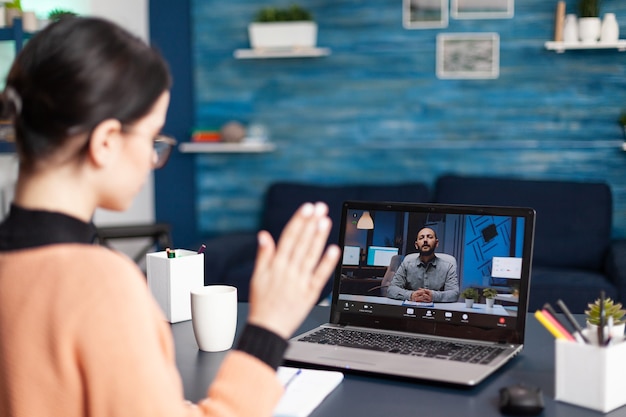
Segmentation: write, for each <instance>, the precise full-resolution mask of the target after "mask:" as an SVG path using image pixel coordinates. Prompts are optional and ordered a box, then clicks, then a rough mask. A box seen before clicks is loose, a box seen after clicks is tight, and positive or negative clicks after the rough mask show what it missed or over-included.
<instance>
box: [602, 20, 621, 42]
mask: <svg viewBox="0 0 626 417" xmlns="http://www.w3.org/2000/svg"><path fill="white" fill-rule="evenodd" d="M618 40H619V25H618V24H617V19H615V13H605V14H604V19H602V27H601V29H600V42H602V43H615V42H617V41H618Z"/></svg>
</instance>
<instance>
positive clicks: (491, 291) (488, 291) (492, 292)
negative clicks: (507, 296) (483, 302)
mask: <svg viewBox="0 0 626 417" xmlns="http://www.w3.org/2000/svg"><path fill="white" fill-rule="evenodd" d="M496 295H498V290H496V289H495V288H485V289H483V297H485V298H496Z"/></svg>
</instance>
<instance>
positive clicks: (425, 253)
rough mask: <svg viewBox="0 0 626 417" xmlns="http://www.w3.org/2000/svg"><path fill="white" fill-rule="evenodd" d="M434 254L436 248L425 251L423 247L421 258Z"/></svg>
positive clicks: (432, 247) (430, 247)
mask: <svg viewBox="0 0 626 417" xmlns="http://www.w3.org/2000/svg"><path fill="white" fill-rule="evenodd" d="M433 253H435V247H434V246H429V247H428V249H424V248H423V247H421V248H420V255H421V256H430V255H432V254H433Z"/></svg>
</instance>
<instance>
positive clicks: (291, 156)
mask: <svg viewBox="0 0 626 417" xmlns="http://www.w3.org/2000/svg"><path fill="white" fill-rule="evenodd" d="M155 3H165V2H164V1H158V2H153V3H152V4H151V7H154V5H153V4H155ZM290 3H291V2H290V1H282V0H276V1H274V2H273V4H290ZM300 3H301V4H302V5H304V6H306V7H308V8H309V9H310V10H311V11H312V12H313V14H314V16H315V18H316V20H317V22H318V24H319V39H318V44H319V45H320V46H324V47H329V48H331V49H332V54H331V55H330V56H328V57H325V58H300V59H265V60H236V59H234V58H233V55H232V54H233V50H235V49H237V48H247V47H248V38H247V32H246V26H247V23H248V21H249V20H250V18H251V17H252V16H253V15H254V13H255V12H256V10H257V9H258V8H259V7H261V6H262V5H266V4H267V2H266V1H258V0H238V1H236V2H224V1H214V0H201V1H200V0H190V7H191V25H192V27H191V32H192V34H191V36H192V38H191V39H192V44H191V47H192V51H191V54H192V63H193V66H192V68H193V84H194V85H193V91H194V98H193V100H194V103H193V108H194V110H193V111H194V117H195V121H194V122H193V124H194V125H195V126H219V125H221V124H222V123H224V122H225V121H228V120H238V121H241V122H243V123H246V124H247V123H253V122H254V123H262V124H264V125H266V126H267V127H268V129H269V131H270V134H271V140H272V141H273V142H274V143H276V145H277V150H276V151H275V152H273V153H268V154H260V155H258V154H251V155H215V154H213V155H209V154H205V155H199V156H189V155H183V156H180V155H178V157H179V158H184V160H185V161H188V162H186V163H187V164H194V167H195V190H193V191H188V192H190V193H193V194H194V196H195V200H194V201H195V205H196V207H195V208H196V211H195V213H194V217H193V218H194V219H195V222H196V225H197V227H198V230H199V232H201V233H207V234H208V233H221V232H226V231H233V230H251V229H254V228H256V226H257V225H258V217H259V213H260V209H261V197H262V195H263V193H264V191H265V189H266V188H267V186H268V184H270V183H271V182H273V181H276V180H302V181H315V182H320V183H354V182H401V181H406V180H422V181H424V182H426V183H429V184H431V185H432V184H433V182H434V180H435V178H436V177H437V176H439V175H441V174H442V173H448V172H455V173H462V174H486V175H506V176H513V177H523V178H550V179H577V180H602V181H607V182H608V183H609V184H610V185H611V187H612V189H613V192H614V196H615V197H614V199H615V201H614V220H615V230H614V234H615V235H616V236H621V237H626V153H624V152H623V151H622V150H621V143H622V140H623V136H622V132H621V130H620V127H619V126H618V124H617V117H618V114H619V112H620V110H621V109H622V108H626V95H625V94H624V90H625V88H624V87H625V86H626V74H625V72H626V60H625V58H626V54H624V53H619V52H617V51H615V50H596V51H569V52H566V53H564V54H556V53H554V52H551V51H547V50H545V49H544V42H545V41H546V40H551V38H552V37H553V30H554V29H553V25H554V9H555V5H556V1H545V0H518V1H517V2H516V4H515V16H514V18H513V19H498V20H455V19H450V22H449V26H448V27H447V28H445V29H428V30H406V29H404V28H403V27H402V7H401V1H399V0H395V1H383V0H370V1H356V0H352V1H350V0H333V1H324V0H302V1H301V2H300ZM576 4H577V2H576V1H573V0H569V1H568V2H567V9H568V12H573V11H574V10H575V7H576ZM606 12H614V13H615V14H616V15H617V18H618V21H619V22H620V23H621V32H622V37H625V36H624V34H625V33H626V2H623V1H620V0H605V1H604V2H603V3H602V13H606ZM457 32H497V33H499V35H500V76H499V78H498V79H496V80H439V79H437V77H436V76H435V56H436V41H435V39H436V35H437V34H438V33H457ZM170 36H172V35H171V33H170ZM175 36H178V35H175ZM172 65H173V66H175V65H176V62H172ZM191 127H192V126H190V127H189V128H191ZM157 180H158V178H157ZM157 186H159V184H158V183H157ZM176 192H180V190H177V191H176ZM172 193H173V192H172ZM164 200H165V199H164ZM581 204H593V202H587V201H585V200H584V196H581ZM160 205H161V203H159V201H157V215H159V210H160V209H159V206H160ZM165 217H167V216H165Z"/></svg>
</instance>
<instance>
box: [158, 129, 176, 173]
mask: <svg viewBox="0 0 626 417" xmlns="http://www.w3.org/2000/svg"><path fill="white" fill-rule="evenodd" d="M174 145H176V139H174V138H170V137H169V136H164V135H159V136H157V137H155V138H154V152H156V154H157V160H156V162H155V164H154V168H155V169H159V168H161V167H163V165H165V163H166V162H167V160H168V158H169V156H170V153H172V147H173V146H174Z"/></svg>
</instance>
